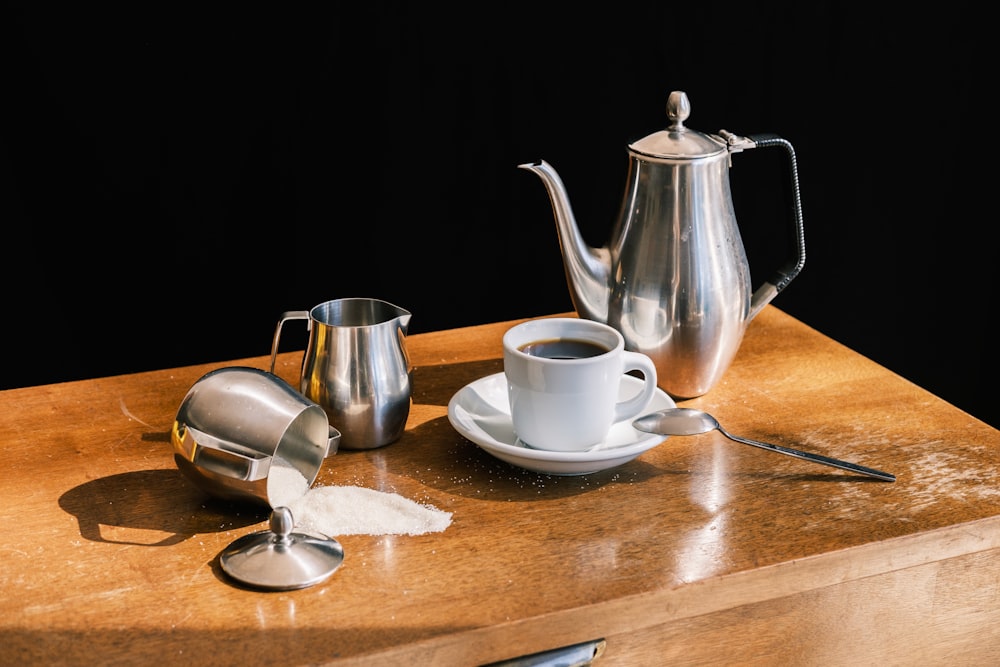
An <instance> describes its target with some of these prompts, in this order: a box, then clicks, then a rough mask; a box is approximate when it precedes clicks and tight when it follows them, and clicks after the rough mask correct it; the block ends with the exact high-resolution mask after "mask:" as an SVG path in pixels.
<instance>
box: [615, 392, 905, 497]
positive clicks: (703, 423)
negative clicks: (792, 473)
mask: <svg viewBox="0 0 1000 667" xmlns="http://www.w3.org/2000/svg"><path fill="white" fill-rule="evenodd" d="M632 426H633V427H635V428H637V429H638V430H640V431H643V432H645V433H655V434H657V435H698V434H699V433H707V432H708V431H711V430H714V429H718V431H719V433H721V434H722V435H724V436H726V437H727V438H729V439H730V440H735V441H736V442H742V443H743V444H744V445H751V446H752V447H760V448H761V449H769V450H771V451H772V452H778V453H779V454H787V455H788V456H794V457H795V458H797V459H803V460H806V461H812V462H813V463H821V464H823V465H827V466H832V467H834V468H840V469H841V470H849V471H851V472H856V473H861V474H862V475H868V476H869V477H874V478H876V479H881V480H882V481H885V482H895V481H896V476H895V475H892V474H890V473H887V472H882V471H881V470H875V469H874V468H866V467H865V466H860V465H857V464H856V463H848V462H847V461H839V460H837V459H831V458H830V457H828V456H823V455H822V454H810V453H808V452H802V451H799V450H797V449H792V448H791V447H782V446H781V445H772V444H770V443H767V442H760V441H758V440H750V439H749V438H741V437H739V436H736V435H732V434H731V433H728V432H727V431H726V430H725V429H724V428H722V426H721V425H720V424H719V422H718V420H717V419H716V418H715V417H713V416H712V415H710V414H708V413H707V412H702V411H701V410H694V409H692V408H668V409H666V410H660V411H659V412H651V413H650V414H648V415H643V416H642V417H639V418H638V419H636V420H635V421H633V422H632Z"/></svg>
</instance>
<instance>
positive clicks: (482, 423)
mask: <svg viewBox="0 0 1000 667" xmlns="http://www.w3.org/2000/svg"><path fill="white" fill-rule="evenodd" d="M641 383H642V381H641V380H639V379H637V378H634V377H632V376H629V375H627V376H625V377H624V378H623V381H622V386H621V389H620V393H619V395H620V397H621V398H627V397H629V396H632V395H633V394H635V392H636V391H638V386H639V385H640V384H641ZM672 407H675V404H674V401H673V400H672V399H671V398H670V397H669V396H668V395H667V394H665V393H664V392H663V391H662V390H660V389H657V390H656V392H655V393H654V394H653V400H652V401H651V402H650V404H649V407H648V408H647V410H646V411H647V412H655V411H656V410H663V409H664V408H672ZM448 421H450V422H451V425H452V426H454V427H455V430H456V431H458V432H459V433H461V434H462V435H463V436H465V437H466V438H468V439H469V440H471V441H472V442H474V443H476V444H477V445H479V446H480V447H481V448H482V449H483V450H485V451H487V452H489V453H490V454H492V455H493V456H495V457H497V458H498V459H500V460H502V461H506V462H507V463H512V464H513V465H516V466H520V467H522V468H527V469H528V470H533V471H535V472H540V473H545V474H547V475H586V474H588V473H592V472H598V471H600V470H607V469H608V468H614V467H615V466H620V465H622V464H624V463H628V462H629V461H631V460H632V459H634V458H636V457H637V456H639V455H640V454H642V453H643V452H645V451H646V450H648V449H652V448H653V447H655V446H656V445H658V444H660V443H661V442H663V441H664V440H666V436H662V435H652V434H649V433H643V432H642V431H637V430H636V429H634V428H632V425H631V423H629V422H618V423H617V424H615V425H614V426H612V427H611V431H610V432H609V433H608V437H607V438H606V439H605V440H604V442H602V443H601V444H599V445H596V446H595V447H594V448H593V449H591V450H589V451H585V452H550V451H545V450H543V449H530V448H528V447H526V446H525V445H524V444H522V443H521V441H520V440H518V439H517V437H516V436H515V435H514V428H513V426H512V425H511V421H510V403H509V402H508V400H507V379H506V378H505V377H504V374H503V373H494V374H493V375H487V376H486V377H484V378H480V379H478V380H476V381H475V382H472V383H470V384H467V385H465V386H464V387H462V388H461V389H460V390H459V391H458V392H457V393H456V394H455V395H454V396H452V397H451V400H450V401H449V402H448Z"/></svg>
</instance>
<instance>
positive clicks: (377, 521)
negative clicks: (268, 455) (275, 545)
mask: <svg viewBox="0 0 1000 667" xmlns="http://www.w3.org/2000/svg"><path fill="white" fill-rule="evenodd" d="M267 492H268V496H269V497H270V499H271V505H272V506H274V507H287V508H288V509H289V510H290V511H291V513H292V519H293V520H294V521H295V526H296V527H297V528H298V529H300V530H304V531H316V532H319V533H322V534H323V535H326V536H328V537H337V536H338V535H422V534H424V533H439V532H441V531H443V530H444V529H445V528H447V527H448V526H449V525H451V512H444V511H442V510H439V509H437V508H436V507H432V506H430V505H421V504H420V503H417V502H414V501H412V500H410V499H408V498H404V497H403V496H401V495H399V494H396V493H386V492H384V491H376V490H374V489H366V488H364V487H360V486H317V487H314V488H312V489H310V488H309V482H308V480H306V478H305V477H303V475H302V473H300V472H299V471H298V470H297V469H296V468H294V467H293V466H291V465H290V464H288V463H284V462H280V461H277V460H275V461H272V463H271V470H270V472H269V473H268V476H267Z"/></svg>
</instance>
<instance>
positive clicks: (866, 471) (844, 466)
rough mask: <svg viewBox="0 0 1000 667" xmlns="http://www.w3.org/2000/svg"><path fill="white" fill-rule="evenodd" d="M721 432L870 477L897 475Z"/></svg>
mask: <svg viewBox="0 0 1000 667" xmlns="http://www.w3.org/2000/svg"><path fill="white" fill-rule="evenodd" d="M719 432H720V433H722V435H724V436H726V437H727V438H729V439H730V440H735V441H736V442H742V443H743V444H744V445H750V446H751V447H760V448H761V449H769V450H771V451H772V452H778V453H779V454H787V455H788V456H794V457H795V458H797V459H803V460H805V461H812V462H813V463H821V464H823V465H826V466H832V467H834V468H840V469H841V470H850V471H851V472H856V473H860V474H862V475H867V476H869V477H874V478H875V479H881V480H882V481H884V482H895V481H896V476H895V475H893V474H891V473H887V472H882V471H881V470H875V469H874V468H866V467H865V466H861V465H858V464H856V463H848V462H847V461H840V460H838V459H831V458H830V457H829V456H823V455H822V454H810V453H809V452H803V451H799V450H798V449H792V448H791V447H782V446H781V445H772V444H771V443H768V442H760V441H759V440H751V439H750V438H741V437H739V436H737V435H733V434H731V433H729V432H727V431H726V430H725V429H723V428H722V427H721V426H720V427H719Z"/></svg>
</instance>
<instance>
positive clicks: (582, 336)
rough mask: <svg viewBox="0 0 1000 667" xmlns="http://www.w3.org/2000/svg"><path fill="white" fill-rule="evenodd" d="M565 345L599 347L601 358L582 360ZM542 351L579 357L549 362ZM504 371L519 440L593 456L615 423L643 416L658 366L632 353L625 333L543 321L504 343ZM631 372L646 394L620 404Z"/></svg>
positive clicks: (578, 322)
mask: <svg viewBox="0 0 1000 667" xmlns="http://www.w3.org/2000/svg"><path fill="white" fill-rule="evenodd" d="M553 341H560V342H559V343H554V342H553ZM566 341H570V342H583V343H584V347H587V344H589V345H596V346H598V349H596V350H595V352H599V353H597V354H595V355H594V356H585V357H579V356H576V355H577V354H578V350H572V349H568V348H566V346H565V345H564V344H565V342H566ZM540 345H541V346H547V348H548V350H549V351H550V352H551V351H552V350H554V349H555V350H556V353H560V352H561V353H566V354H568V355H569V356H571V357H573V358H552V357H550V356H542V354H545V353H542V354H538V353H537V348H538V347H539V346H540ZM525 346H531V347H534V348H535V349H536V353H532V352H531V351H530V348H529V349H528V350H526V349H525ZM560 347H563V348H564V349H562V350H558V349H557V348H560ZM569 347H572V345H570V346H569ZM503 366H504V374H505V375H506V378H507V394H508V397H509V398H510V414H511V419H512V421H513V426H514V433H515V434H516V435H517V437H518V438H519V439H520V440H521V442H522V443H524V444H526V445H528V446H529V447H532V448H535V449H545V450H552V451H561V452H574V451H583V450H587V449H590V448H592V447H594V446H596V445H598V444H600V443H601V442H602V441H603V440H604V438H605V437H606V436H607V434H608V431H610V430H611V426H612V425H613V424H615V423H616V422H620V421H624V420H626V419H632V418H634V417H637V416H639V415H640V414H642V412H643V410H645V409H646V407H647V406H648V405H649V403H650V401H652V399H653V395H654V393H655V392H656V367H655V366H654V365H653V361H652V359H650V358H649V357H648V356H646V355H645V354H642V353H639V352H630V351H627V350H626V349H625V340H624V339H623V338H622V335H621V334H620V333H618V331H616V330H615V329H614V328H612V327H610V326H608V325H607V324H602V323H600V322H596V321H593V320H586V319H576V318H565V317H555V318H543V319H537V320H529V321H527V322H522V323H521V324H517V325H515V326H513V327H511V328H510V329H508V330H507V332H506V333H505V334H504V336H503ZM629 371H639V372H641V373H642V376H643V382H642V386H641V389H640V390H639V392H638V393H637V394H635V395H634V396H631V397H628V398H626V399H625V400H619V399H620V393H619V392H620V385H621V383H622V379H623V377H624V376H625V374H626V373H628V372H629Z"/></svg>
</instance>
